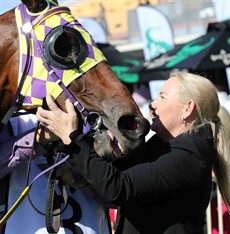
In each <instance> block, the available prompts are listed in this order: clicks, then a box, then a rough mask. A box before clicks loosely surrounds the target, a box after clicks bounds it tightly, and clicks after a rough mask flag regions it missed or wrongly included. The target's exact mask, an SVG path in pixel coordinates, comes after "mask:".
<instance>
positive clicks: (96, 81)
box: [0, 0, 149, 153]
mask: <svg viewBox="0 0 230 234" xmlns="http://www.w3.org/2000/svg"><path fill="white" fill-rule="evenodd" d="M22 2H23V3H24V5H25V6H26V7H27V9H28V10H29V11H30V12H32V13H37V12H42V11H43V10H44V9H45V8H46V7H47V2H46V1H45V0H40V1H33V0H23V1H22ZM0 28H1V35H0V41H1V48H0V55H1V63H0V91H1V92H0V110H1V113H0V118H1V119H2V118H3V116H4V115H5V113H6V112H7V110H8V109H9V108H10V107H11V105H12V100H13V97H14V95H15V93H16V91H17V87H18V79H17V77H18V72H19V71H18V68H19V36H18V32H17V30H16V19H15V14H14V9H12V10H10V11H8V12H6V13H5V14H3V15H1V17H0ZM3 32H4V33H3ZM59 43H60V42H59ZM61 43H63V42H62V41H61ZM61 43H60V44H61ZM62 48H64V46H62ZM71 49H72V48H71ZM63 57H64V55H63ZM67 88H68V90H69V91H70V92H71V93H72V94H73V96H74V97H75V98H76V99H77V100H78V101H79V103H81V105H82V106H83V107H84V108H85V109H86V110H88V111H89V112H96V113H98V114H99V115H100V116H101V117H102V121H103V125H104V126H105V127H106V128H107V129H109V130H110V132H111V133H112V134H113V135H114V137H115V138H116V139H117V141H118V142H119V144H120V145H121V146H122V147H123V152H125V153H132V152H133V151H135V150H136V149H137V148H139V147H140V146H141V145H142V144H143V141H144V137H145V135H146V134H147V132H148V130H149V126H148V121H146V119H145V118H144V117H143V115H142V113H141V112H140V110H139V108H138V106H137V105H136V103H135V101H134V100H133V99H132V97H131V94H130V93H129V91H128V90H127V88H126V87H125V85H124V84H123V83H122V82H121V81H120V80H119V78H118V77H117V76H116V74H115V73H114V72H113V71H112V69H111V67H110V66H109V64H107V62H106V61H101V62H99V63H98V64H96V65H95V66H94V67H93V68H91V69H90V70H88V71H87V72H85V73H83V74H82V75H81V77H80V78H78V79H75V80H74V81H73V82H71V83H70V84H69V85H68V87H67ZM66 98H67V95H66V93H65V92H62V93H61V94H60V95H59V96H58V97H57V99H56V101H57V103H58V104H59V106H60V107H61V108H62V109H63V110H65V105H64V101H65V99H66ZM35 107H36V106H35ZM35 107H34V106H25V107H24V109H26V110H32V109H33V110H34V108H35ZM110 135H111V134H110ZM112 138H113V137H112ZM115 138H114V139H115ZM103 139H107V138H106V137H104V138H103ZM104 145H105V144H104ZM110 145H111V144H110ZM102 147H103V146H102Z"/></svg>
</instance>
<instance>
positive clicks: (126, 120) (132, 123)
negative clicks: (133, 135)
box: [119, 116, 140, 130]
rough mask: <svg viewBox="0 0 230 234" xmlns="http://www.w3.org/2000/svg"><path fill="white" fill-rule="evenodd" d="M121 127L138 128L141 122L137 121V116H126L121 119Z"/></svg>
mask: <svg viewBox="0 0 230 234" xmlns="http://www.w3.org/2000/svg"><path fill="white" fill-rule="evenodd" d="M119 127H120V128H122V129H124V130H137V129H139V127H140V124H139V122H138V121H136V119H135V116H125V117H122V118H121V119H120V120H119Z"/></svg>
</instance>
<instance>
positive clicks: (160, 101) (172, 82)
mask: <svg viewBox="0 0 230 234" xmlns="http://www.w3.org/2000/svg"><path fill="white" fill-rule="evenodd" d="M179 89H180V82H179V80H178V79H177V78H176V77H171V78H169V79H168V80H167V81H166V82H165V84H164V85H163V87H162V89H161V91H160V93H159V95H158V97H157V98H156V99H155V100H154V101H153V102H152V103H151V104H150V109H151V110H150V111H151V117H152V124H151V129H152V130H153V131H155V132H156V134H157V135H158V136H159V137H161V138H162V139H163V140H168V139H171V138H174V137H176V136H177V135H179V134H180V133H182V132H183V131H184V128H185V126H184V123H183V122H184V121H183V113H184V109H185V107H184V105H183V104H182V103H181V101H180V96H179V92H178V91H179Z"/></svg>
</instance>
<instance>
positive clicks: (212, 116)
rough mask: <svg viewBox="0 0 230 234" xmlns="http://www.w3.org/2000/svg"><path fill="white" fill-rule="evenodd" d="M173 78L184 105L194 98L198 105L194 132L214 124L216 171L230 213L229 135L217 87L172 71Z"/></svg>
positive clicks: (192, 128) (197, 77) (200, 78)
mask: <svg viewBox="0 0 230 234" xmlns="http://www.w3.org/2000/svg"><path fill="white" fill-rule="evenodd" d="M170 77H176V78H177V79H178V80H179V81H180V85H181V86H180V93H179V95H180V97H181V100H182V102H183V101H186V100H189V99H192V100H193V101H194V102H195V105H196V115H197V116H196V119H195V120H194V121H193V123H192V126H191V129H190V130H191V131H193V130H196V129H198V128H199V127H200V126H201V125H203V124H206V123H210V124H211V126H212V130H213V137H214V143H216V148H217V152H218V156H217V160H215V162H214V165H213V171H214V174H215V177H216V180H217V184H218V187H219V190H220V192H221V195H222V198H223V200H224V202H225V204H226V207H227V209H228V212H229V213H230V156H229V135H228V133H227V131H226V128H225V126H224V125H223V123H222V119H221V118H222V117H221V116H218V114H219V113H220V112H219V111H220V103H219V99H218V94H217V88H216V87H215V85H214V84H213V83H212V82H211V81H210V80H208V79H207V78H205V77H203V76H200V75H196V74H192V73H187V72H172V73H171V74H170ZM228 122H229V123H230V118H229V120H228Z"/></svg>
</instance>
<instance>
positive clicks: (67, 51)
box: [43, 25, 88, 70]
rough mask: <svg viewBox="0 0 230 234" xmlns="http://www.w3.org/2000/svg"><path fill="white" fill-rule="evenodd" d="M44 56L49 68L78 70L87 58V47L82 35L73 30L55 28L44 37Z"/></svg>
mask: <svg viewBox="0 0 230 234" xmlns="http://www.w3.org/2000/svg"><path fill="white" fill-rule="evenodd" d="M43 49H44V56H45V58H46V60H47V61H48V62H49V63H50V65H51V66H53V67H55V68H57V69H60V70H63V69H73V68H75V69H79V66H80V65H81V64H82V63H83V62H84V61H85V59H86V58H87V56H88V47H87V44H86V42H85V40H84V38H83V37H82V35H81V34H80V33H79V32H78V31H77V30H76V29H74V28H71V27H68V26H63V25H60V26H57V27H55V28H54V29H52V30H51V31H50V32H49V33H48V34H47V35H46V37H45V40H44V44H43Z"/></svg>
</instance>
